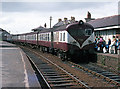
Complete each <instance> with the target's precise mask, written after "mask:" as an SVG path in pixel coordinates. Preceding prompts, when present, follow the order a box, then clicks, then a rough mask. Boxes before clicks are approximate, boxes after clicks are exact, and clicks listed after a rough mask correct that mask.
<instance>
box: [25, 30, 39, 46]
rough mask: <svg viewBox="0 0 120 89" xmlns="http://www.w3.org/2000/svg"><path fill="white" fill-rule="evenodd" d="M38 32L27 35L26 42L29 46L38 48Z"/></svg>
mask: <svg viewBox="0 0 120 89" xmlns="http://www.w3.org/2000/svg"><path fill="white" fill-rule="evenodd" d="M37 33H38V32H31V33H26V34H25V35H26V36H25V40H26V43H27V44H29V45H30V46H31V47H32V48H33V47H35V46H37V45H38V44H37V43H38V42H37V39H38V37H37V36H38V35H37Z"/></svg>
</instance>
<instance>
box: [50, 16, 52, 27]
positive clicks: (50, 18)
mask: <svg viewBox="0 0 120 89" xmlns="http://www.w3.org/2000/svg"><path fill="white" fill-rule="evenodd" d="M51 21H52V16H50V28H51Z"/></svg>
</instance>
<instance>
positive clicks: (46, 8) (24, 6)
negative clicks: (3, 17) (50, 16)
mask: <svg viewBox="0 0 120 89" xmlns="http://www.w3.org/2000/svg"><path fill="white" fill-rule="evenodd" d="M104 4H109V3H108V2H48V3H46V2H3V3H2V11H3V12H31V11H39V12H59V11H68V10H75V9H78V8H91V7H96V8H99V7H101V5H104Z"/></svg>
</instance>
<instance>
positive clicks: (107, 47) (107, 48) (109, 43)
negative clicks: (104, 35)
mask: <svg viewBox="0 0 120 89" xmlns="http://www.w3.org/2000/svg"><path fill="white" fill-rule="evenodd" d="M110 45H111V39H110V38H109V39H108V44H107V45H106V50H107V53H109V47H110Z"/></svg>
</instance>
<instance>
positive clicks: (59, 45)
mask: <svg viewBox="0 0 120 89" xmlns="http://www.w3.org/2000/svg"><path fill="white" fill-rule="evenodd" d="M12 42H14V43H20V44H22V45H29V46H31V47H32V48H37V49H39V50H40V51H42V52H48V53H52V54H54V55H57V56H58V57H59V58H61V59H62V60H71V59H73V58H74V60H75V59H76V58H78V57H82V56H83V55H86V54H90V53H92V52H93V51H94V28H93V26H92V25H90V24H88V23H85V22H83V21H82V20H80V21H77V22H75V23H69V24H63V25H60V26H53V27H52V28H49V29H44V30H41V31H38V32H30V33H25V34H17V35H12ZM79 60H80V59H79Z"/></svg>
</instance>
